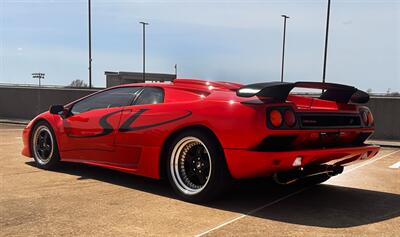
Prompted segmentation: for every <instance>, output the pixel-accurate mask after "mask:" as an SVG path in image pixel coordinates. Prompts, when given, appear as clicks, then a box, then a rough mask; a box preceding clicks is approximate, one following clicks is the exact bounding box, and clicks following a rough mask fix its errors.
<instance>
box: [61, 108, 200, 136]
mask: <svg viewBox="0 0 400 237" xmlns="http://www.w3.org/2000/svg"><path fill="white" fill-rule="evenodd" d="M147 110H150V109H140V110H139V111H137V112H136V113H134V114H133V115H131V116H130V117H129V118H128V119H127V120H126V121H125V122H124V123H123V124H122V125H121V126H120V127H119V129H118V131H119V132H132V131H139V130H144V129H147V128H153V127H157V126H161V125H164V124H168V123H172V122H175V121H178V120H181V119H184V118H187V117H189V116H191V115H192V111H187V113H186V114H185V115H183V116H180V117H178V118H174V119H170V120H167V121H163V122H160V123H154V124H148V125H142V126H137V127H130V125H131V124H132V123H133V122H134V121H135V120H136V119H137V118H139V117H140V115H142V114H143V113H144V112H146V111H147ZM122 111H126V110H118V111H114V112H111V113H109V114H106V115H104V116H103V117H101V119H100V121H99V125H100V126H101V127H102V128H103V131H102V132H100V133H98V134H94V135H87V136H75V135H71V134H68V133H67V136H68V137H71V138H94V137H101V136H106V135H108V134H110V133H112V132H113V131H114V128H113V127H112V126H111V124H109V123H108V122H107V119H108V118H109V117H111V116H112V115H114V114H117V113H120V112H122Z"/></svg>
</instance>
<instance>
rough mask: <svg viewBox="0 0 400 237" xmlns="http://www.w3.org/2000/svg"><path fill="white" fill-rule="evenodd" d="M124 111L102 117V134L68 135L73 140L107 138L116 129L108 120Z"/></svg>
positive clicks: (100, 122)
mask: <svg viewBox="0 0 400 237" xmlns="http://www.w3.org/2000/svg"><path fill="white" fill-rule="evenodd" d="M122 111H123V110H118V111H114V112H111V113H109V114H106V115H104V116H103V117H101V119H100V121H99V124H100V126H101V127H102V128H103V131H102V132H101V133H98V134H94V135H87V136H74V135H71V134H67V136H68V137H73V138H93V137H101V136H106V135H108V134H110V133H112V132H113V131H114V128H113V127H112V126H111V124H109V123H108V122H107V119H108V118H109V117H111V116H112V115H114V114H117V113H120V112H122Z"/></svg>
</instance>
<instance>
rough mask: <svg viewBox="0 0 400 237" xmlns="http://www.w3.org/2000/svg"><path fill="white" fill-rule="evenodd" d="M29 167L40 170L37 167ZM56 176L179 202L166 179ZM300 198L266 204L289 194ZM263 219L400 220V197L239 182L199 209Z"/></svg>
mask: <svg viewBox="0 0 400 237" xmlns="http://www.w3.org/2000/svg"><path fill="white" fill-rule="evenodd" d="M26 164H27V165H30V166H36V165H35V163H34V162H32V161H30V162H26ZM53 172H59V173H66V174H69V175H74V176H77V177H78V178H77V180H86V179H93V180H98V181H101V182H107V183H111V184H114V185H119V186H123V187H127V188H131V189H135V190H140V191H144V192H148V193H151V194H154V195H159V196H163V197H168V198H172V199H179V198H178V197H177V195H175V194H174V193H173V191H172V189H171V188H170V186H169V184H168V182H167V181H166V180H161V181H160V180H153V179H149V178H144V177H140V176H135V175H131V174H127V173H121V172H117V171H113V170H109V169H105V168H101V167H95V166H89V165H84V164H74V163H65V164H63V165H62V166H61V167H59V168H58V169H57V170H55V171H53ZM299 190H302V191H301V192H299V193H297V194H296V195H293V196H290V197H288V198H286V199H283V200H281V201H280V202H276V203H274V204H273V205H268V206H267V207H265V208H262V209H261V210H258V211H256V212H254V213H253V212H252V210H254V209H256V208H259V207H261V206H264V205H267V204H269V203H271V202H274V201H276V200H277V199H279V198H282V197H284V196H286V195H290V194H292V193H294V192H297V191H299ZM201 205H203V206H206V207H211V208H215V209H219V210H225V211H231V212H237V213H241V214H246V215H249V216H254V217H258V218H262V219H269V220H275V221H280V222H285V223H291V224H299V225H305V226H316V227H326V228H347V227H354V226H360V225H366V224H371V223H376V222H380V221H384V220H389V219H392V218H396V217H398V216H400V195H398V194H393V193H385V192H377V191H371V190H364V189H357V188H348V187H341V186H335V185H326V184H322V185H316V186H313V187H307V186H305V184H303V185H295V186H287V187H283V186H277V185H275V184H273V182H271V180H270V179H268V178H258V179H249V180H241V181H238V182H236V183H235V185H234V187H233V188H232V190H231V191H230V192H229V193H226V194H225V195H224V196H223V197H221V198H220V199H218V200H216V201H213V202H210V203H205V204H201Z"/></svg>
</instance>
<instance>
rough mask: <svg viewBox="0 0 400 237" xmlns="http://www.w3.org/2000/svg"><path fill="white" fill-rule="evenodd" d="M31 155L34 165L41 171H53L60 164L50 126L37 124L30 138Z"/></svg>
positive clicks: (45, 123)
mask: <svg viewBox="0 0 400 237" xmlns="http://www.w3.org/2000/svg"><path fill="white" fill-rule="evenodd" d="M31 148H32V155H33V158H34V159H35V162H36V165H37V166H38V167H39V168H42V169H53V168H55V167H56V166H57V165H58V164H59V163H60V156H59V153H58V147H57V141H56V137H55V135H54V132H53V129H52V128H51V126H50V125H49V124H48V123H47V122H45V121H40V122H38V123H37V124H36V125H35V127H34V129H33V132H32V136H31Z"/></svg>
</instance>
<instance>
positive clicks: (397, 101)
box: [367, 97, 400, 140]
mask: <svg viewBox="0 0 400 237" xmlns="http://www.w3.org/2000/svg"><path fill="white" fill-rule="evenodd" d="M367 106H368V107H369V108H370V109H371V111H372V114H373V115H374V119H375V133H374V135H373V138H375V139H394V140H400V97H372V98H371V99H370V101H369V102H368V105H367Z"/></svg>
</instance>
